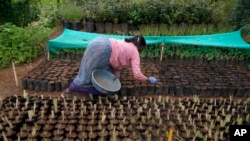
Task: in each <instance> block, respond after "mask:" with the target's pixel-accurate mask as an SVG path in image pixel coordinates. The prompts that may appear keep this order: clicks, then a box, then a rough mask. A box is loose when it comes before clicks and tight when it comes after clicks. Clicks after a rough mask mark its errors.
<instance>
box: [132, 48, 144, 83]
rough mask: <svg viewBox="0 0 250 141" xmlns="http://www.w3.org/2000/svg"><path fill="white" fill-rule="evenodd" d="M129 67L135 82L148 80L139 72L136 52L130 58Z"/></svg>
mask: <svg viewBox="0 0 250 141" xmlns="http://www.w3.org/2000/svg"><path fill="white" fill-rule="evenodd" d="M131 67H132V72H133V75H134V78H135V79H136V80H139V81H143V82H145V81H147V80H148V78H147V77H146V76H145V75H144V74H143V73H142V72H141V67H140V56H139V53H138V52H135V53H134V55H133V56H132V58H131Z"/></svg>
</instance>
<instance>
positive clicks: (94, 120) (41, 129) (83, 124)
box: [0, 91, 250, 141]
mask: <svg viewBox="0 0 250 141" xmlns="http://www.w3.org/2000/svg"><path fill="white" fill-rule="evenodd" d="M249 101H250V99H235V98H233V97H231V96H230V97H226V98H206V99H204V98H200V97H198V96H192V97H180V98H171V97H170V96H164V95H160V96H145V97H143V96H121V95H114V96H113V97H106V96H92V95H84V96H82V97H73V98H71V99H64V98H61V97H50V96H43V95H41V96H29V95H28V94H27V93H26V92H25V91H24V94H23V96H17V95H16V96H9V97H6V98H5V99H2V100H1V101H0V116H1V120H0V133H1V134H0V139H5V140H8V141H12V140H30V141H36V140H39V141H40V140H44V141H45V140H54V141H64V140H65V141H66V140H67V141H71V140H72V141H73V140H79V141H80V140H88V141H89V140H90V141H106V140H109V141H132V140H133V141H135V140H136V141H144V140H147V141H151V140H157V141H163V140H164V141H166V140H167V139H168V138H170V137H171V136H172V138H173V141H180V140H195V141H204V140H207V141H214V140H218V141H227V140H229V125H234V124H245V125H249V124H250V114H249V111H250V104H249ZM171 131H173V132H171ZM172 133H173V134H172Z"/></svg>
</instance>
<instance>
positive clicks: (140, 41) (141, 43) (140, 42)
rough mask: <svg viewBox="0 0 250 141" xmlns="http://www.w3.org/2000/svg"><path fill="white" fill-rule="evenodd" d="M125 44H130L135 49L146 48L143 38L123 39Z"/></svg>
mask: <svg viewBox="0 0 250 141" xmlns="http://www.w3.org/2000/svg"><path fill="white" fill-rule="evenodd" d="M125 42H131V43H133V44H134V45H135V46H136V47H145V46H146V40H145V38H144V37H143V36H134V37H132V38H125Z"/></svg>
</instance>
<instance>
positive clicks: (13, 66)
mask: <svg viewBox="0 0 250 141" xmlns="http://www.w3.org/2000/svg"><path fill="white" fill-rule="evenodd" d="M12 68H13V72H14V76H15V81H16V86H18V81H17V75H16V67H15V63H14V61H12Z"/></svg>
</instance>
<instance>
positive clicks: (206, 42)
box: [48, 28, 250, 54]
mask: <svg viewBox="0 0 250 141" xmlns="http://www.w3.org/2000/svg"><path fill="white" fill-rule="evenodd" d="M98 36H107V37H109V38H114V39H125V38H127V37H131V36H124V35H110V34H100V33H89V32H82V31H75V30H70V29H67V28H65V29H64V31H63V33H62V34H61V35H60V36H58V37H57V38H55V39H51V40H49V41H48V51H49V52H50V53H51V54H55V53H56V52H58V51H59V50H61V49H66V48H67V49H76V48H86V47H87V46H88V44H89V43H90V42H91V41H92V40H93V39H94V38H95V37H98ZM144 37H145V39H146V42H147V44H161V43H165V44H186V45H199V46H211V47H229V48H239V49H250V44H248V43H247V42H245V41H244V40H243V39H242V37H241V32H240V31H239V30H238V31H233V32H228V33H219V34H211V35H193V36H144Z"/></svg>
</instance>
